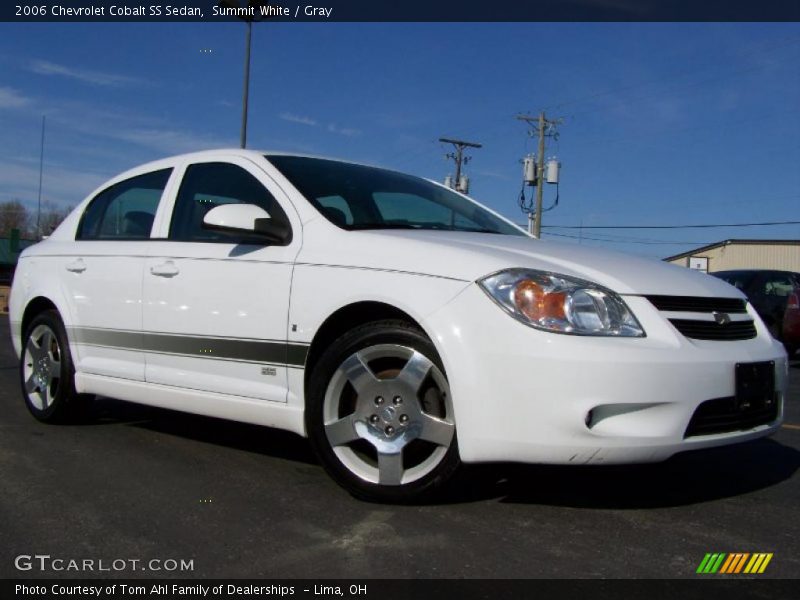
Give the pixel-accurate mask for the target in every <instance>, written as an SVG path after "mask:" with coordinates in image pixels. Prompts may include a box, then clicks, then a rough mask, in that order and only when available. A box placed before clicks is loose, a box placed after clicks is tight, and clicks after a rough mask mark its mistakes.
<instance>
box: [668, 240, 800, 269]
mask: <svg viewBox="0 0 800 600" xmlns="http://www.w3.org/2000/svg"><path fill="white" fill-rule="evenodd" d="M664 260H665V261H666V262H669V263H672V264H673V265H680V266H682V267H689V268H690V269H698V270H700V271H705V272H707V273H713V272H715V271H729V270H732V269H776V270H779V271H796V272H800V240H724V241H722V242H717V243H716V244H710V245H708V246H703V247H702V248H696V249H694V250H690V251H689V252H683V253H681V254H676V255H675V256H670V257H668V258H665V259H664Z"/></svg>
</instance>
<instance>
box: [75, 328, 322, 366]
mask: <svg viewBox="0 0 800 600" xmlns="http://www.w3.org/2000/svg"><path fill="white" fill-rule="evenodd" d="M70 333H71V334H72V335H73V336H74V339H75V341H76V342H77V343H79V344H90V345H94V346H108V347H111V348H121V349H125V350H139V351H142V352H160V353H166V354H180V355H184V356H199V357H204V358H221V359H227V360H241V361H248V362H256V363H278V364H285V365H290V366H295V367H302V366H303V365H305V362H306V355H307V354H308V346H307V345H304V344H290V343H288V342H277V341H262V340H236V339H229V338H204V337H194V336H182V335H168V334H163V333H149V332H142V333H140V332H137V331H117V330H112V329H92V328H88V327H73V328H71V329H70Z"/></svg>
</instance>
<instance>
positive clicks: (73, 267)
mask: <svg viewBox="0 0 800 600" xmlns="http://www.w3.org/2000/svg"><path fill="white" fill-rule="evenodd" d="M85 270H86V263H85V262H83V259H82V258H79V259H77V260H73V261H72V262H71V263H69V264H68V265H67V271H69V272H71V273H83V272H84V271H85Z"/></svg>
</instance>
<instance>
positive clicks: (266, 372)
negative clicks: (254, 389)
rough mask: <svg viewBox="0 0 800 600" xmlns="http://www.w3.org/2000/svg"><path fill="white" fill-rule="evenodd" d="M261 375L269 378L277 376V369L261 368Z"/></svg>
mask: <svg viewBox="0 0 800 600" xmlns="http://www.w3.org/2000/svg"><path fill="white" fill-rule="evenodd" d="M261 374H262V375H269V376H270V377H275V375H277V374H278V369H276V368H275V367H261Z"/></svg>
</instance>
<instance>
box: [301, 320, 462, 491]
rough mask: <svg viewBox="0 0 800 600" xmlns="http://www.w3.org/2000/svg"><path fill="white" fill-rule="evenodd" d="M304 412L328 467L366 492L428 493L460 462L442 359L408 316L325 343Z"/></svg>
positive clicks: (315, 445)
mask: <svg viewBox="0 0 800 600" xmlns="http://www.w3.org/2000/svg"><path fill="white" fill-rule="evenodd" d="M354 382H356V383H354ZM326 399H327V401H326ZM351 410H352V413H351ZM305 418H306V428H307V431H308V434H309V438H310V440H311V444H312V446H313V448H314V450H315V452H316V454H317V456H318V458H319V460H320V462H321V463H322V465H323V466H324V467H325V469H326V471H327V472H328V473H329V474H330V476H331V477H332V478H333V479H334V480H335V481H336V482H337V483H339V484H340V485H341V486H342V487H344V488H345V489H347V490H348V491H349V492H350V493H351V494H352V495H353V496H355V497H357V498H359V499H362V500H368V501H374V502H388V503H398V504H407V503H416V502H421V501H428V500H430V499H432V498H433V496H434V495H435V494H436V493H437V492H439V491H440V490H441V489H442V488H443V487H444V485H445V484H446V483H447V482H448V480H450V479H451V478H452V477H453V475H454V474H455V473H456V471H457V470H458V468H459V466H460V464H461V462H460V459H459V454H458V443H457V439H456V435H455V420H454V417H453V408H452V400H451V399H450V390H449V386H448V385H447V379H446V376H445V372H444V367H443V365H442V361H441V359H440V357H439V355H438V353H437V352H436V349H435V347H434V346H433V344H432V343H431V341H430V340H429V339H428V338H427V337H426V336H425V334H424V333H423V332H422V331H420V330H419V329H418V328H417V327H414V326H413V325H411V324H409V323H407V322H405V321H400V320H385V321H376V322H372V323H368V324H366V325H362V326H360V327H357V328H355V329H353V330H352V331H349V332H348V333H346V334H344V335H343V336H341V337H340V338H339V339H337V340H336V341H335V342H334V343H333V344H332V345H331V346H330V347H329V348H328V349H327V350H325V352H324V353H323V354H322V356H321V357H320V359H319V362H318V363H317V364H316V366H315V367H314V371H313V372H312V373H311V375H310V379H309V384H308V390H307V393H306V413H305ZM350 438H352V439H350ZM398 448H399V449H398Z"/></svg>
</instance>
